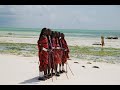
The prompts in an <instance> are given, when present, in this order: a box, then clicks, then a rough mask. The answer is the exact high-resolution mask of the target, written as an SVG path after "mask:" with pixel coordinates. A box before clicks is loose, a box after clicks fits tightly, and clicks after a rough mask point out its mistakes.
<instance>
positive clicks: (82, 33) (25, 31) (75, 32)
mask: <svg viewBox="0 0 120 90" xmlns="http://www.w3.org/2000/svg"><path fill="white" fill-rule="evenodd" d="M53 30H54V31H60V32H63V33H64V34H65V35H66V36H69V37H100V36H101V35H103V36H105V37H108V36H117V37H120V30H81V29H53ZM40 32H41V28H0V35H3V34H6V35H7V34H8V33H12V34H13V35H23V36H39V34H40Z"/></svg>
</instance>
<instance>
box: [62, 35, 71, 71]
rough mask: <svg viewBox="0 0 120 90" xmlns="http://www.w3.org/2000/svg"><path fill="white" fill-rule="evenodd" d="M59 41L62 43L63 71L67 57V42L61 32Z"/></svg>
mask: <svg viewBox="0 0 120 90" xmlns="http://www.w3.org/2000/svg"><path fill="white" fill-rule="evenodd" d="M61 43H62V48H63V55H62V72H65V69H64V63H66V62H67V59H68V58H69V48H68V45H67V42H66V40H65V35H64V34H63V33H61Z"/></svg>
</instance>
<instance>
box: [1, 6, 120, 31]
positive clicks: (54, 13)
mask: <svg viewBox="0 0 120 90" xmlns="http://www.w3.org/2000/svg"><path fill="white" fill-rule="evenodd" d="M0 27H24V28H43V27H49V28H64V29H95V30H96V29H98V30H120V6H119V5H0Z"/></svg>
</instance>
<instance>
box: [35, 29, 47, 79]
mask: <svg viewBox="0 0 120 90" xmlns="http://www.w3.org/2000/svg"><path fill="white" fill-rule="evenodd" d="M46 30H47V29H46V28H43V29H42V31H41V34H40V37H39V40H38V42H37V43H38V50H39V53H38V56H39V62H40V65H39V78H38V79H39V80H46V79H47V65H48V39H47V36H46V34H47V33H46ZM43 72H44V74H43Z"/></svg>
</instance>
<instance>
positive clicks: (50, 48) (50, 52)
mask: <svg viewBox="0 0 120 90" xmlns="http://www.w3.org/2000/svg"><path fill="white" fill-rule="evenodd" d="M51 34H52V30H51V29H47V38H48V46H49V57H48V78H50V77H51V73H52V71H51V73H50V70H51V69H52V42H51Z"/></svg>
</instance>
